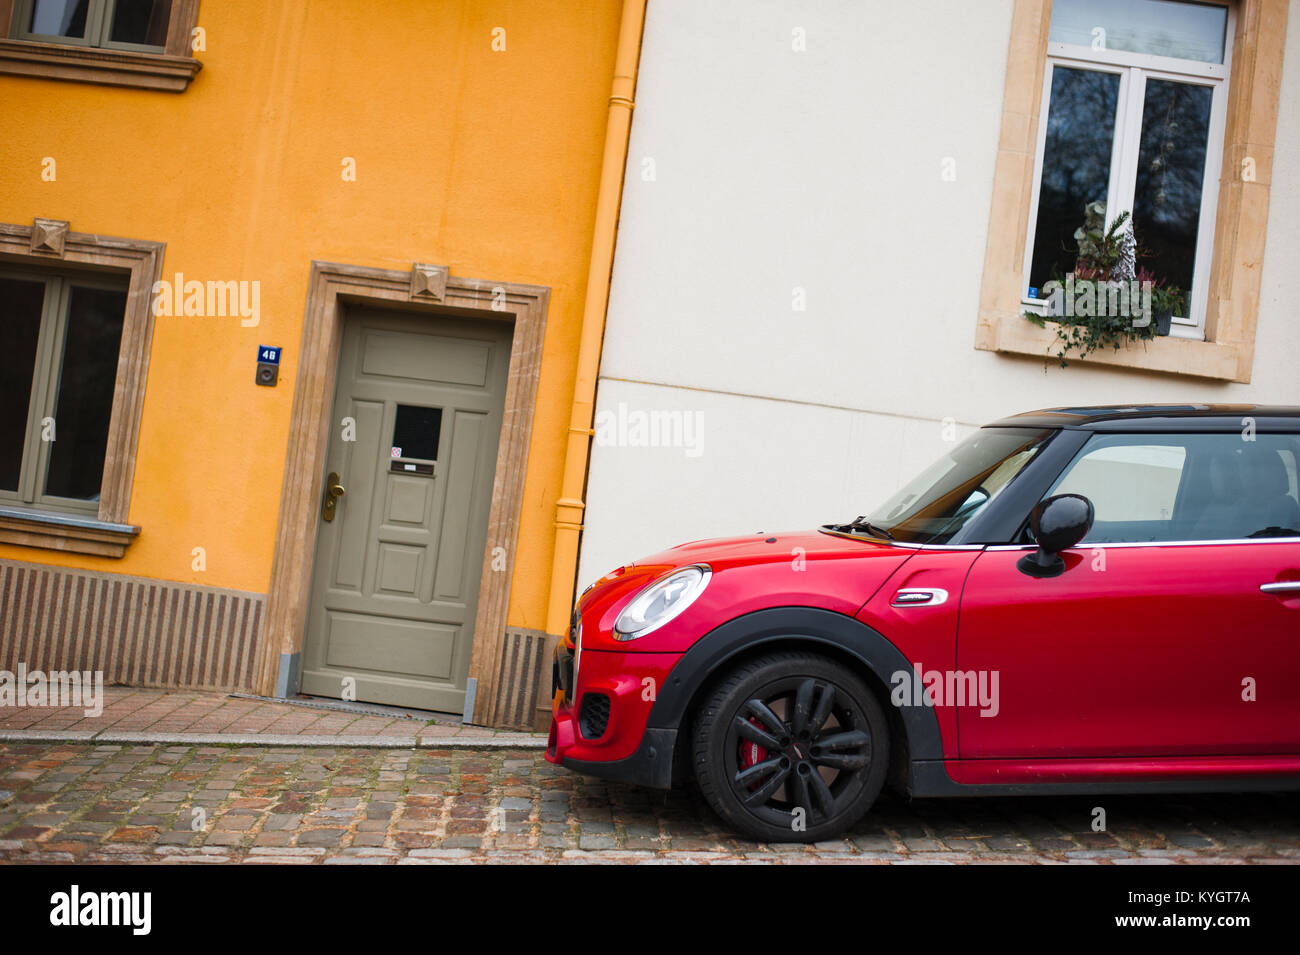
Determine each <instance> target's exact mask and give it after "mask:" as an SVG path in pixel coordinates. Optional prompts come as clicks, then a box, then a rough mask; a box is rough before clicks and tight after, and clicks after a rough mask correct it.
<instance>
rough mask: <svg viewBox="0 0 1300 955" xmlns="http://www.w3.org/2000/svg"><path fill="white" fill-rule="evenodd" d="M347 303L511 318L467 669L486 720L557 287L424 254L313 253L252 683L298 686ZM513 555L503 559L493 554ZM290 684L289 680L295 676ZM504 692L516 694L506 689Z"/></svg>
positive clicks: (496, 685) (503, 636)
mask: <svg viewBox="0 0 1300 955" xmlns="http://www.w3.org/2000/svg"><path fill="white" fill-rule="evenodd" d="M349 303H353V304H362V305H366V306H368V307H383V308H391V309H400V310H404V311H408V312H413V313H415V314H426V315H429V316H434V315H438V314H450V315H454V316H456V317H458V318H470V319H478V320H482V321H497V322H512V323H513V326H514V334H513V336H512V339H511V343H510V365H509V372H508V377H507V384H506V395H505V411H504V414H503V417H502V423H501V437H500V439H499V441H498V444H497V457H496V474H495V476H494V478H493V483H492V505H491V511H490V513H489V516H488V533H487V545H486V547H485V548H484V554H483V570H482V573H481V574H480V580H481V581H482V583H481V585H480V588H479V598H478V610H477V612H476V616H475V619H474V640H473V649H472V652H471V657H470V670H469V677H470V680H471V687H473V688H474V689H473V690H472V692H471V696H472V700H473V702H472V704H471V705H472V706H473V712H472V714H470V713H467V714H466V715H467V717H471V718H472V722H475V723H482V724H487V723H489V722H490V721H491V719H492V716H493V713H494V712H495V709H496V707H497V703H498V696H499V695H500V693H501V692H502V689H503V688H502V687H501V686H500V684H501V657H502V653H503V651H504V648H505V646H506V643H507V633H506V612H507V609H508V606H509V602H510V583H511V579H512V576H513V574H514V569H515V553H516V543H517V539H518V533H519V521H520V517H521V514H522V510H523V496H524V478H525V474H526V472H527V466H528V449H529V444H530V442H531V439H532V427H533V412H534V409H535V407H536V403H537V386H538V381H539V379H540V376H541V362H542V340H543V336H544V333H545V330H546V315H547V309H548V307H549V303H550V289H549V288H546V287H544V286H538V285H522V284H519V283H514V282H495V281H487V280H483V279H472V278H462V277H461V276H457V275H451V274H450V272H449V270H448V269H447V268H446V267H444V266H434V265H425V264H421V263H416V264H415V265H414V266H413V267H412V268H411V269H410V270H409V271H405V272H399V271H395V270H390V269H378V268H370V267H366V266H359V265H346V264H339V263H334V262H319V261H313V262H312V264H311V276H310V279H309V282H308V289H307V306H306V316H305V319H304V321H303V331H302V340H301V343H300V345H299V353H298V358H297V362H296V367H295V368H293V369H291V373H292V374H293V375H294V376H295V379H296V380H295V384H294V394H293V410H292V412H291V414H290V419H289V446H288V449H287V453H286V456H285V468H284V485H283V488H282V490H281V497H280V514H279V522H278V525H277V527H276V536H275V554H274V559H273V563H272V567H271V587H270V592H269V594H268V602H267V612H266V628H265V630H264V632H263V635H262V647H261V654H260V661H259V665H258V669H257V671H256V673H255V683H256V686H257V687H258V692H260V693H263V694H265V695H268V696H270V695H272V694H274V693H276V692H277V690H278V689H279V690H283V691H287V692H290V693H292V692H296V687H294V686H291V685H286V686H284V687H279V686H278V684H279V683H281V682H285V681H282V680H280V679H279V678H280V674H281V671H282V669H283V671H284V672H285V673H290V674H292V673H293V672H294V671H295V663H294V661H295V660H297V659H299V658H300V657H299V655H300V654H301V652H302V645H303V640H304V638H305V635H306V630H307V618H308V614H309V613H310V610H311V605H310V604H311V577H312V564H313V560H314V557H315V552H316V533H317V530H318V527H319V523H320V522H319V519H318V518H319V512H320V502H321V487H322V485H321V481H322V479H323V477H324V467H325V455H326V449H327V446H328V441H329V434H330V427H331V420H330V419H331V416H332V414H333V410H334V409H333V400H334V390H335V382H336V378H337V374H338V357H339V347H340V343H341V341H342V334H343V321H344V313H345V310H346V306H347V305H348V304H349ZM497 548H501V551H499V552H498V553H504V555H505V558H504V567H502V566H501V565H500V564H498V565H497V566H495V567H494V566H493V554H494V551H497ZM287 682H288V683H292V679H289V680H288V681H287ZM504 692H507V693H508V692H510V690H509V688H505V690H504Z"/></svg>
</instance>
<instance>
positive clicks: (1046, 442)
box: [547, 405, 1300, 842]
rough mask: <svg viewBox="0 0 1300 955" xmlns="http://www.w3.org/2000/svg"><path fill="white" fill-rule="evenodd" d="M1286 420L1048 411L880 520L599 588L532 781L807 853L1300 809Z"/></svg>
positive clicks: (650, 561)
mask: <svg viewBox="0 0 1300 955" xmlns="http://www.w3.org/2000/svg"><path fill="white" fill-rule="evenodd" d="M1298 473H1300V408H1281V407H1263V406H1254V405H1238V406H1222V405H1219V406H1205V405H1186V406H1172V405H1162V406H1146V407H1106V408H1057V409H1052V410H1049V411H1036V412H1031V413H1028V414H1022V415H1016V416H1014V417H1011V418H1007V419H1005V420H1002V421H998V422H996V423H994V424H991V425H988V426H987V427H984V428H981V429H979V430H978V431H976V432H975V433H974V434H973V435H972V436H971V437H970V438H968V439H967V440H965V441H962V442H960V443H958V444H956V445H954V447H953V448H952V450H951V451H949V452H948V454H947V455H946V456H944V457H943V458H942V459H941V460H940V461H939V462H937V463H936V464H934V465H933V466H932V467H930V468H929V469H928V470H926V471H925V472H923V473H922V474H921V475H920V476H919V477H917V478H916V479H915V480H914V481H912V482H911V483H909V484H907V485H906V486H905V487H903V488H902V490H900V491H899V492H898V493H897V494H895V495H894V496H893V497H892V498H890V499H889V500H888V501H886V502H885V503H884V504H883V505H881V506H880V507H879V508H878V509H876V510H874V511H872V512H871V513H870V514H867V515H865V516H862V517H859V518H857V519H856V520H854V521H851V522H850V523H847V524H827V525H825V526H823V527H821V528H820V529H819V530H815V531H803V532H797V533H781V534H762V533H760V534H755V535H750V536H747V537H735V538H728V539H722V540H710V541H700V542H698V543H693V544H683V545H682V546H680V547H675V548H673V549H671V550H668V551H664V552H663V553H661V554H656V555H654V556H652V557H648V558H646V559H644V560H641V561H637V562H636V563H635V564H628V565H626V566H624V567H620V568H618V569H617V570H615V571H613V572H612V573H610V574H608V575H606V576H605V577H603V578H601V579H600V580H599V581H597V582H596V583H595V584H593V585H592V586H591V587H590V588H588V589H587V591H586V592H585V593H584V594H583V595H582V597H581V599H580V600H579V603H578V608H577V610H576V611H575V613H574V615H573V623H572V627H571V629H570V631H569V633H568V635H567V636H566V637H565V639H564V640H563V641H562V642H561V644H560V645H559V647H558V648H557V650H556V660H555V668H554V682H555V698H554V704H553V710H554V718H553V720H552V722H551V731H550V743H549V747H548V751H547V758H548V759H549V760H550V761H551V762H553V763H559V764H561V765H563V766H567V767H569V768H570V769H572V770H576V771H578V772H581V773H588V774H591V775H594V776H600V777H604V778H607V779H617V780H624V781H627V782H630V783H637V784H640V785H644V786H651V787H656V788H661V789H667V788H670V787H672V786H673V785H674V783H677V782H681V781H684V780H685V779H686V778H687V776H688V774H693V775H694V777H695V779H696V781H697V783H698V785H699V787H700V790H701V791H702V792H703V794H704V796H705V798H706V799H707V801H708V802H709V804H710V805H711V806H712V807H713V808H714V809H715V810H716V811H717V813H718V815H719V816H721V817H722V819H723V820H725V821H726V822H727V823H729V824H730V825H731V826H733V827H734V828H735V829H738V830H740V831H741V832H743V833H746V834H747V835H750V836H753V837H756V838H759V839H763V840H771V841H807V842H811V841H816V840H819V839H825V838H828V837H830V836H832V835H834V834H836V833H839V832H841V831H843V830H844V829H846V828H847V827H849V826H851V825H852V824H853V823H854V822H855V821H857V820H858V819H859V818H860V817H861V816H862V815H863V814H864V813H865V812H867V810H868V809H869V808H870V806H871V804H872V802H873V801H874V800H875V798H876V796H877V795H878V794H879V792H880V790H881V787H882V786H883V785H884V784H885V783H886V782H887V781H888V782H889V783H890V784H891V785H893V786H895V787H897V788H898V789H899V790H901V791H902V792H904V793H906V794H908V795H910V796H968V795H975V794H981V793H983V794H992V795H1008V794H1017V795H1023V794H1029V793H1083V792H1088V793H1091V792H1097V793H1102V792H1106V793H1113V792H1144V791H1150V790H1165V791H1168V790H1175V791H1202V790H1239V789H1284V788H1296V787H1297V786H1298V785H1300V492H1298V489H1297V475H1298Z"/></svg>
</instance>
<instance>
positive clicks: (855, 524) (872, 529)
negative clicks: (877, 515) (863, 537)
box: [841, 517, 894, 541]
mask: <svg viewBox="0 0 1300 955" xmlns="http://www.w3.org/2000/svg"><path fill="white" fill-rule="evenodd" d="M841 526H842V527H844V528H845V529H847V530H851V531H866V532H867V533H868V534H870V535H871V536H872V537H883V538H884V539H885V540H890V541H892V540H893V539H894V535H893V534H891V533H889V531H887V530H885V529H884V528H883V527H878V526H877V525H875V524H873V523H871V522H870V521H869V520H867V519H866V517H855V518H854V519H853V520H851V521H849V522H848V523H847V524H843V525H841Z"/></svg>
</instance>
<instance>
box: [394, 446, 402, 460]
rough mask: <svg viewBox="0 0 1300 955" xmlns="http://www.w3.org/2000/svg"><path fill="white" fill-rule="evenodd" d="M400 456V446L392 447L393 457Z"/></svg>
mask: <svg viewBox="0 0 1300 955" xmlns="http://www.w3.org/2000/svg"><path fill="white" fill-rule="evenodd" d="M401 456H402V449H401V448H393V457H395V458H400V457H401Z"/></svg>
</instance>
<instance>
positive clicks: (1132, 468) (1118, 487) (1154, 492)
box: [1052, 441, 1187, 539]
mask: <svg viewBox="0 0 1300 955" xmlns="http://www.w3.org/2000/svg"><path fill="white" fill-rule="evenodd" d="M1186 458H1187V451H1186V449H1185V448H1183V447H1182V446H1181V445H1176V444H1133V443H1129V442H1128V441H1125V442H1124V443H1121V444H1109V445H1103V446H1101V447H1099V448H1097V449H1096V450H1095V451H1088V452H1087V453H1085V454H1084V455H1083V456H1082V457H1081V458H1079V459H1078V460H1077V461H1075V463H1074V465H1073V466H1072V467H1071V468H1070V470H1069V472H1068V473H1067V474H1066V475H1065V477H1064V478H1063V479H1062V480H1061V482H1060V483H1059V484H1058V485H1057V487H1056V490H1055V491H1053V492H1052V493H1054V494H1082V495H1084V496H1085V497H1087V498H1088V499H1089V500H1090V501H1092V506H1093V507H1094V508H1096V512H1097V522H1098V523H1099V524H1103V523H1106V524H1110V523H1118V522H1123V523H1133V522H1150V523H1162V524H1168V523H1169V521H1171V520H1173V516H1174V501H1175V500H1176V498H1177V497H1178V484H1179V481H1181V480H1182V476H1183V463H1184V461H1185V460H1186ZM1153 539H1154V538H1153Z"/></svg>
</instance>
